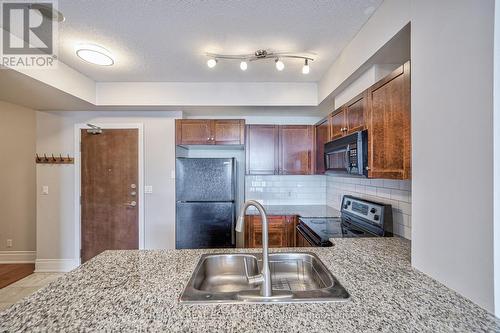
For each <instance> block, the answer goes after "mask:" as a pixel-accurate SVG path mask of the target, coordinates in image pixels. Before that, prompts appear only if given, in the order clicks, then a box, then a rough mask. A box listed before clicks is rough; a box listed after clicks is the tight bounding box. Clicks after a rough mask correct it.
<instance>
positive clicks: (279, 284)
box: [180, 252, 349, 304]
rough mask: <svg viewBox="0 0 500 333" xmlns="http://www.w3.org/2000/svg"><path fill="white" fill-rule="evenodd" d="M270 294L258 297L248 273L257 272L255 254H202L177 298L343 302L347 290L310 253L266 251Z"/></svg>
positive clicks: (191, 300)
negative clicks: (270, 285)
mask: <svg viewBox="0 0 500 333" xmlns="http://www.w3.org/2000/svg"><path fill="white" fill-rule="evenodd" d="M269 264H270V269H271V280H272V296H271V297H262V296H260V287H259V286H258V285H256V284H252V283H251V279H250V280H249V279H248V277H249V276H255V275H257V274H259V272H260V271H261V268H262V255H261V254H257V253H238V254H205V255H203V256H202V257H201V259H200V261H199V262H198V265H197V266H196V268H195V270H194V272H193V275H192V276H191V279H190V280H189V282H188V284H187V286H186V288H185V289H184V292H183V293H182V295H181V297H180V302H181V303H191V304H206V303H292V302H299V303H308V302H334V301H345V300H347V299H348V298H349V293H348V292H347V291H346V290H345V289H344V287H343V286H342V285H341V284H340V283H339V282H338V281H337V279H336V278H335V277H334V276H333V274H332V273H331V272H330V271H329V270H328V268H326V266H325V265H324V264H323V262H322V261H321V260H320V259H319V258H318V256H316V254H314V253H309V252H298V253H270V254H269Z"/></svg>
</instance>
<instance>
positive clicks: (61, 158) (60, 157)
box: [59, 154, 64, 163]
mask: <svg viewBox="0 0 500 333" xmlns="http://www.w3.org/2000/svg"><path fill="white" fill-rule="evenodd" d="M59 162H61V163H62V162H64V159H63V157H62V154H59Z"/></svg>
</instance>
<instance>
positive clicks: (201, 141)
mask: <svg viewBox="0 0 500 333" xmlns="http://www.w3.org/2000/svg"><path fill="white" fill-rule="evenodd" d="M175 143H176V144H178V145H243V144H244V143H245V121H244V120H241V119H227V120H225V119H224V120H212V119H177V120H176V121H175Z"/></svg>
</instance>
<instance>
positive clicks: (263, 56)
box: [206, 50, 314, 75]
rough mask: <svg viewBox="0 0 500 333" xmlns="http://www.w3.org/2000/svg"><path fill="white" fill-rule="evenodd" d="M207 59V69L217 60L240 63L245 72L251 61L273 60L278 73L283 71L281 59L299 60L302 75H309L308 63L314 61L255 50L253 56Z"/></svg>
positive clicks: (302, 57) (292, 54) (228, 56)
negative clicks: (301, 63) (302, 64)
mask: <svg viewBox="0 0 500 333" xmlns="http://www.w3.org/2000/svg"><path fill="white" fill-rule="evenodd" d="M206 56H207V57H208V61H207V66H208V67H209V68H213V67H215V65H216V64H217V63H218V61H219V60H221V59H224V60H238V61H240V69H241V70H242V71H246V70H247V68H248V63H249V62H252V61H259V60H269V59H271V60H274V62H275V66H276V69H277V70H278V71H283V70H284V69H285V63H284V62H283V59H300V60H302V61H304V66H303V67H302V74H304V75H306V74H309V71H310V67H309V61H314V58H312V56H309V55H304V54H300V53H291V52H273V51H268V50H257V51H255V53H253V54H234V55H233V54H217V53H206Z"/></svg>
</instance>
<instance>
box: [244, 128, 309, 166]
mask: <svg viewBox="0 0 500 333" xmlns="http://www.w3.org/2000/svg"><path fill="white" fill-rule="evenodd" d="M246 133H247V138H246V173H247V175H278V174H282V175H308V174H311V173H312V166H313V161H312V151H313V145H314V144H313V126H310V125H287V126H277V125H248V126H247V130H246Z"/></svg>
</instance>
